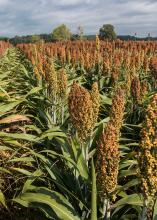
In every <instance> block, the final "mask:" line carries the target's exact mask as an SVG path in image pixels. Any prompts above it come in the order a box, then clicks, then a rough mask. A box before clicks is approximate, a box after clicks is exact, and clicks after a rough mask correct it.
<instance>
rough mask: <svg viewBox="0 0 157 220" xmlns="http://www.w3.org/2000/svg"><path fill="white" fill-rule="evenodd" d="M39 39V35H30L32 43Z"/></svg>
mask: <svg viewBox="0 0 157 220" xmlns="http://www.w3.org/2000/svg"><path fill="white" fill-rule="evenodd" d="M40 40H41V38H40V36H39V35H32V36H31V42H32V43H37V42H39V41H40Z"/></svg>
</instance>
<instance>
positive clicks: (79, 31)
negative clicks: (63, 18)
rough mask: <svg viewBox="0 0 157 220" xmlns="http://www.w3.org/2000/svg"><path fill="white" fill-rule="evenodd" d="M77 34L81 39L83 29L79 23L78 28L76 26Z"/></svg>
mask: <svg viewBox="0 0 157 220" xmlns="http://www.w3.org/2000/svg"><path fill="white" fill-rule="evenodd" d="M77 35H78V38H79V39H80V40H82V39H83V35H84V29H83V27H82V26H81V25H79V26H78V28H77Z"/></svg>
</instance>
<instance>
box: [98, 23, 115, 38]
mask: <svg viewBox="0 0 157 220" xmlns="http://www.w3.org/2000/svg"><path fill="white" fill-rule="evenodd" d="M99 37H100V39H102V40H104V39H109V40H115V39H116V32H115V30H114V26H113V25H112V24H104V25H103V26H102V27H101V28H100V30H99Z"/></svg>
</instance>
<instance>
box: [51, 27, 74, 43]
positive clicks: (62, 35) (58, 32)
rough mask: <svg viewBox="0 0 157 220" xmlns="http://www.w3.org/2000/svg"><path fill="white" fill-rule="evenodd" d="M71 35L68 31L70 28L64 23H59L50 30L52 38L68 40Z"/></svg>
mask: <svg viewBox="0 0 157 220" xmlns="http://www.w3.org/2000/svg"><path fill="white" fill-rule="evenodd" d="M71 36H72V34H71V32H70V29H69V28H68V27H67V26H66V25H65V24H61V25H60V26H58V27H56V28H55V29H54V30H53V32H52V39H53V40H58V41H63V40H70V38H71Z"/></svg>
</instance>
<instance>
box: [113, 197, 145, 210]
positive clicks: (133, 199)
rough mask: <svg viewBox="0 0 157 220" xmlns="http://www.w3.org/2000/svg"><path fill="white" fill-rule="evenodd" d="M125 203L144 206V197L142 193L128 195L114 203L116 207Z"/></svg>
mask: <svg viewBox="0 0 157 220" xmlns="http://www.w3.org/2000/svg"><path fill="white" fill-rule="evenodd" d="M125 204H129V205H137V206H143V198H142V196H141V194H132V195H127V196H125V197H124V198H122V199H120V200H118V202H116V203H115V204H114V207H117V206H121V205H125Z"/></svg>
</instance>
